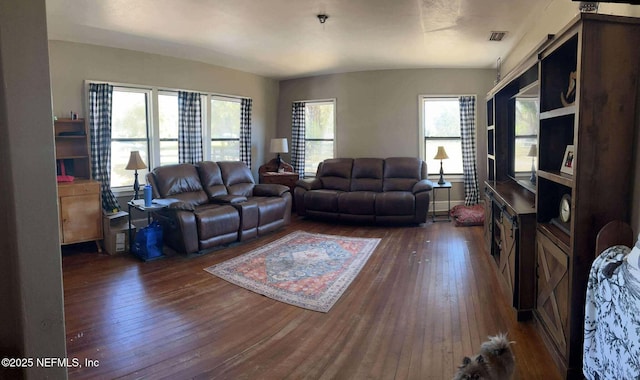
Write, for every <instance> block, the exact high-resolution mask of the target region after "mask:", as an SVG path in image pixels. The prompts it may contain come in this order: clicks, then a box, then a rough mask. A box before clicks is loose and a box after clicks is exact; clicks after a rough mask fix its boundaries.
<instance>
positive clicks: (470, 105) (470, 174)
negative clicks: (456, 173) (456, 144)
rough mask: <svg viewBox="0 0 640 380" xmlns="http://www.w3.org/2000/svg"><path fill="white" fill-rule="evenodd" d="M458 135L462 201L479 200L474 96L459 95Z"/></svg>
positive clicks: (474, 202)
mask: <svg viewBox="0 0 640 380" xmlns="http://www.w3.org/2000/svg"><path fill="white" fill-rule="evenodd" d="M460 136H461V142H462V170H463V176H464V203H465V205H467V206H471V205H475V204H477V203H478V202H480V192H479V191H478V170H477V166H476V97H475V96H461V97H460Z"/></svg>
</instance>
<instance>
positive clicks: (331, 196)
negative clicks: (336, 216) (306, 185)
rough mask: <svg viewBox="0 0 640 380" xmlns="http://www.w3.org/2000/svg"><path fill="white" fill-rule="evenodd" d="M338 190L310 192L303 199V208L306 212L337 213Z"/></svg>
mask: <svg viewBox="0 0 640 380" xmlns="http://www.w3.org/2000/svg"><path fill="white" fill-rule="evenodd" d="M340 193H342V192H341V191H338V190H325V189H321V190H312V191H309V192H307V194H306V195H305V197H304V207H305V209H307V210H315V211H325V212H338V195H339V194H340Z"/></svg>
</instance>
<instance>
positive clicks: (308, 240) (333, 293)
mask: <svg viewBox="0 0 640 380" xmlns="http://www.w3.org/2000/svg"><path fill="white" fill-rule="evenodd" d="M379 242H380V239H371V238H353V237H345V236H335V235H323V234H313V233H308V232H302V231H296V232H293V233H291V234H289V235H287V236H285V237H283V238H281V239H278V240H276V241H274V242H272V243H269V244H267V245H265V246H263V247H261V248H258V249H256V250H253V251H251V252H248V253H246V254H244V255H241V256H238V257H235V258H233V259H230V260H227V261H225V262H223V263H220V264H216V265H213V266H211V267H208V268H205V269H204V270H206V271H207V272H209V273H211V274H213V275H215V276H218V277H220V278H222V279H224V280H226V281H229V282H231V283H233V284H236V285H238V286H241V287H243V288H245V289H249V290H251V291H253V292H256V293H259V294H263V295H265V296H267V297H269V298H272V299H274V300H278V301H281V302H285V303H288V304H291V305H295V306H299V307H302V308H305V309H309V310H314V311H320V312H323V313H326V312H327V311H329V309H331V307H332V306H333V305H334V304H335V303H336V301H337V300H338V299H339V298H340V296H341V295H342V293H344V291H345V290H346V289H347V287H349V284H351V281H353V279H354V278H355V277H356V276H357V275H358V273H359V272H360V270H361V269H362V267H363V266H364V264H365V263H366V262H367V260H368V259H369V257H370V256H371V253H373V251H374V250H375V248H376V246H377V245H378V243H379Z"/></svg>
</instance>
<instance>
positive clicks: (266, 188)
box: [253, 183, 289, 197]
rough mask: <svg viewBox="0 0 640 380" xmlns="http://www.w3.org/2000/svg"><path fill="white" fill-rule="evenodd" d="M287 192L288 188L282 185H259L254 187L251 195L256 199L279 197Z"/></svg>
mask: <svg viewBox="0 0 640 380" xmlns="http://www.w3.org/2000/svg"><path fill="white" fill-rule="evenodd" d="M288 191H289V188H288V187H287V186H284V185H278V184H275V183H261V184H258V185H255V186H254V188H253V195H254V196H256V197H281V196H282V194H284V193H286V192H288Z"/></svg>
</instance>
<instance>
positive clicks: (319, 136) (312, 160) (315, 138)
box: [304, 101, 335, 176]
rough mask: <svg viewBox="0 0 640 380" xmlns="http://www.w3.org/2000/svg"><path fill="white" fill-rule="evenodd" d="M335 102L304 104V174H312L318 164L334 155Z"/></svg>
mask: <svg viewBox="0 0 640 380" xmlns="http://www.w3.org/2000/svg"><path fill="white" fill-rule="evenodd" d="M334 139H335V103H334V102H333V101H321V102H320V101H319V102H307V103H306V104H305V157H304V172H305V176H314V175H315V174H316V170H317V168H318V164H319V163H320V162H321V161H323V160H325V159H327V158H333V156H334Z"/></svg>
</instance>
